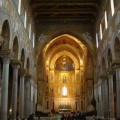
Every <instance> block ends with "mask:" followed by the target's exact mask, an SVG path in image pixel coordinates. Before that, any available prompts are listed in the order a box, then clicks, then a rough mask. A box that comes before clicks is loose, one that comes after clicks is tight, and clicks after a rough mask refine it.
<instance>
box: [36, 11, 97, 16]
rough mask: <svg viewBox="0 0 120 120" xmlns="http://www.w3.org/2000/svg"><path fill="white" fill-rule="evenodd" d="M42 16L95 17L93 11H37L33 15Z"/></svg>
mask: <svg viewBox="0 0 120 120" xmlns="http://www.w3.org/2000/svg"><path fill="white" fill-rule="evenodd" d="M43 14H62V15H64V14H70V15H71V14H91V15H95V12H94V11H51V10H49V11H38V12H36V13H35V15H43Z"/></svg>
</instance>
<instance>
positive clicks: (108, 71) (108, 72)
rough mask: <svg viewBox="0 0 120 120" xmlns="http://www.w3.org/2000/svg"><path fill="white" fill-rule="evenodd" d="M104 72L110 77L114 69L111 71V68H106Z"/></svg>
mask: <svg viewBox="0 0 120 120" xmlns="http://www.w3.org/2000/svg"><path fill="white" fill-rule="evenodd" d="M106 72H107V75H111V74H113V73H114V69H113V67H109V68H107V70H106Z"/></svg>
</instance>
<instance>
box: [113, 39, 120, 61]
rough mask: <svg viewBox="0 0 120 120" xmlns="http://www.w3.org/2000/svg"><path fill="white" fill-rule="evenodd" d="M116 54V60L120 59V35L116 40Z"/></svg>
mask: <svg viewBox="0 0 120 120" xmlns="http://www.w3.org/2000/svg"><path fill="white" fill-rule="evenodd" d="M114 55H115V60H120V40H119V38H118V37H116V39H115V42H114Z"/></svg>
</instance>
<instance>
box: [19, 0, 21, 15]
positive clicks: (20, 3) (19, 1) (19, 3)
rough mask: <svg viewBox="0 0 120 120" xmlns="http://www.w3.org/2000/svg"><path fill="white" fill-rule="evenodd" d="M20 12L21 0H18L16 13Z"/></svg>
mask: <svg viewBox="0 0 120 120" xmlns="http://www.w3.org/2000/svg"><path fill="white" fill-rule="evenodd" d="M20 12H21V0H19V3H18V13H19V14H20Z"/></svg>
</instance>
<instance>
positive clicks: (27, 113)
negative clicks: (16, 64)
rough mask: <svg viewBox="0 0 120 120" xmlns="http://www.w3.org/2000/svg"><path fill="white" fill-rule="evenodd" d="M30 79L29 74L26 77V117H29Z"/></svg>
mask: <svg viewBox="0 0 120 120" xmlns="http://www.w3.org/2000/svg"><path fill="white" fill-rule="evenodd" d="M30 79H31V76H30V75H29V74H27V75H26V81H27V82H26V95H27V97H26V101H27V102H26V103H27V104H26V117H28V116H29V115H30V98H31V95H30Z"/></svg>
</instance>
